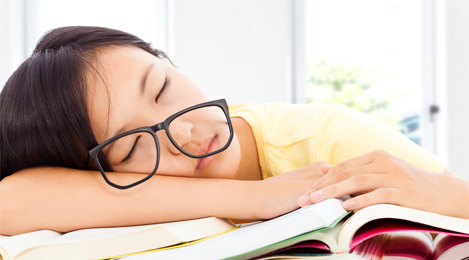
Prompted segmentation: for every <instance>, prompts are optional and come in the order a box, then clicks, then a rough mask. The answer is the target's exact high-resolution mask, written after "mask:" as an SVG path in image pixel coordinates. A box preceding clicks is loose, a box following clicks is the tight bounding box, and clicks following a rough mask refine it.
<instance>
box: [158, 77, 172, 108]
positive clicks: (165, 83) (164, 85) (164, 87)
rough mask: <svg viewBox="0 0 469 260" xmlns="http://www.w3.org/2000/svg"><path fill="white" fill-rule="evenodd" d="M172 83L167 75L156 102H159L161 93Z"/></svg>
mask: <svg viewBox="0 0 469 260" xmlns="http://www.w3.org/2000/svg"><path fill="white" fill-rule="evenodd" d="M170 83H171V81H170V80H169V78H168V77H166V78H165V79H164V83H163V87H162V88H161V90H160V92H159V93H158V95H157V96H156V98H155V103H158V99H160V96H161V94H163V92H164V91H165V90H166V89H167V88H168V86H169V84H170Z"/></svg>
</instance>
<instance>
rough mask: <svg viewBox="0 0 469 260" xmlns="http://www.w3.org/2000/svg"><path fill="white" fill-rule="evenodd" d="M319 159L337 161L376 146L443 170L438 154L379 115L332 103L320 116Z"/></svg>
mask: <svg viewBox="0 0 469 260" xmlns="http://www.w3.org/2000/svg"><path fill="white" fill-rule="evenodd" d="M315 131H316V133H315V134H314V135H315V136H316V137H320V138H316V139H315V140H316V142H317V143H316V145H315V147H316V152H315V154H316V159H317V160H324V161H326V162H329V163H331V164H337V163H340V162H343V161H345V160H348V159H351V158H353V157H356V156H359V155H363V154H365V153H368V152H371V151H373V150H378V149H381V150H385V151H387V152H389V153H390V154H392V155H394V156H396V157H399V158H401V159H404V160H406V161H408V162H410V163H412V164H414V165H416V166H418V167H420V168H422V169H425V170H428V171H432V172H438V173H442V172H443V171H444V163H443V161H442V160H441V159H440V158H438V157H437V156H436V155H434V154H432V153H430V152H429V151H427V150H425V149H423V148H422V147H420V146H419V145H417V144H415V143H414V142H412V141H410V140H409V139H408V138H407V137H406V136H405V135H403V134H401V133H400V132H398V131H396V130H395V129H393V128H392V127H390V126H389V125H387V124H386V123H384V122H382V121H380V120H379V119H376V118H373V117H371V116H369V115H367V114H364V113H361V112H358V111H355V110H352V109H350V108H347V107H345V106H342V105H335V106H331V107H329V108H328V109H327V110H326V111H325V112H324V113H323V114H322V116H321V118H320V119H319V120H318V125H317V126H316V128H315Z"/></svg>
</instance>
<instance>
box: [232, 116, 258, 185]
mask: <svg viewBox="0 0 469 260" xmlns="http://www.w3.org/2000/svg"><path fill="white" fill-rule="evenodd" d="M231 122H232V123H233V128H234V131H235V133H236V136H237V137H238V142H239V145H240V147H241V161H240V164H239V167H238V171H237V172H236V176H235V179H237V180H262V172H261V167H260V165H259V155H258V153H257V146H256V140H255V139H254V134H253V133H252V129H251V127H250V126H249V124H248V123H246V121H244V119H241V118H232V119H231Z"/></svg>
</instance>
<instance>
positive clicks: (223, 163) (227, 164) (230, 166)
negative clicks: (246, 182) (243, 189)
mask: <svg viewBox="0 0 469 260" xmlns="http://www.w3.org/2000/svg"><path fill="white" fill-rule="evenodd" d="M217 157H218V158H217V160H215V161H214V162H215V163H214V164H213V165H211V167H210V169H209V170H210V172H207V175H208V176H207V177H210V178H223V179H234V178H235V176H236V172H237V171H238V168H239V164H240V161H241V148H240V145H239V142H238V139H237V137H236V135H235V136H234V137H233V141H232V142H231V144H230V146H229V147H228V148H227V149H226V150H225V151H223V152H222V153H220V154H218V156H217Z"/></svg>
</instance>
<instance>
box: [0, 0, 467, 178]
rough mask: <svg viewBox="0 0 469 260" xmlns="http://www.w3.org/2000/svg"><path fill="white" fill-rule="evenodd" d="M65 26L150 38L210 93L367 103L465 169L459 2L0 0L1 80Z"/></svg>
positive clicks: (463, 4)
mask: <svg viewBox="0 0 469 260" xmlns="http://www.w3.org/2000/svg"><path fill="white" fill-rule="evenodd" d="M67 25H97V26H105V27H111V28H115V29H120V30H123V31H127V32H130V33H132V34H135V35H137V36H139V37H141V38H142V39H144V40H146V41H149V42H152V43H153V46H154V47H155V48H158V49H161V50H164V51H165V52H167V53H168V54H169V56H170V57H171V59H172V60H173V61H174V63H175V64H176V66H178V67H179V69H181V70H182V71H183V72H184V73H186V74H187V75H188V76H189V77H190V78H192V79H193V80H194V81H195V82H196V83H197V84H198V85H199V86H200V87H201V88H202V89H203V90H204V91H205V92H206V93H208V94H209V96H210V97H211V98H219V97H225V98H226V99H227V100H228V102H229V103H237V102H255V103H265V102H270V101H284V102H292V103H305V102H327V103H341V104H345V105H347V106H350V107H352V108H354V109H357V110H360V111H363V112H365V113H369V114H371V115H373V116H375V117H378V118H380V119H382V120H384V121H386V122H388V123H389V124H390V125H391V126H392V127H394V128H395V129H397V130H398V131H401V132H403V133H404V134H406V135H407V136H408V137H409V138H410V139H411V140H412V141H414V142H416V143H417V144H419V145H422V146H423V147H425V148H426V149H428V150H430V151H432V152H434V153H436V154H437V155H439V156H440V157H442V158H443V159H444V160H445V161H446V163H447V165H448V166H449V167H450V168H451V169H452V170H454V171H456V172H458V173H459V174H461V175H463V176H464V177H465V178H468V179H469V116H468V115H466V112H464V111H468V106H469V105H468V102H466V99H467V97H469V86H468V83H467V82H469V71H468V70H469V69H468V68H469V50H468V46H469V1H467V0H446V1H443V0H380V1H375V0H133V1H128V0H80V1H63V0H0V33H1V37H2V40H1V41H0V57H1V59H0V83H1V85H0V87H1V86H3V85H4V83H5V82H6V80H7V79H8V77H9V75H10V74H11V73H12V72H13V71H14V70H15V68H16V67H17V66H18V65H19V64H20V63H21V62H22V61H23V60H24V59H25V58H26V57H28V56H29V55H30V54H31V52H32V50H33V48H34V46H35V44H36V42H37V41H38V40H39V38H40V37H41V35H43V34H44V33H45V32H47V31H48V30H50V29H52V28H55V27H60V26H67Z"/></svg>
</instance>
